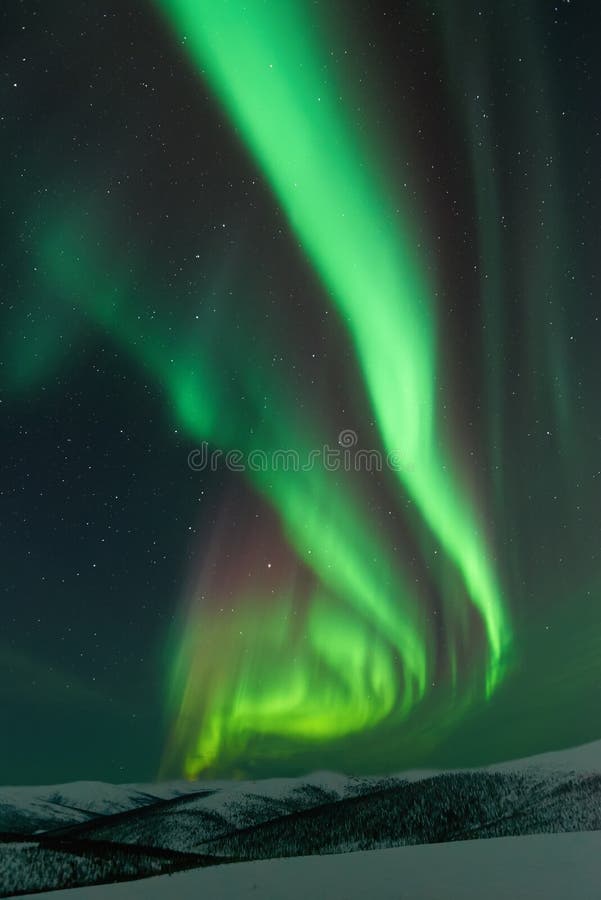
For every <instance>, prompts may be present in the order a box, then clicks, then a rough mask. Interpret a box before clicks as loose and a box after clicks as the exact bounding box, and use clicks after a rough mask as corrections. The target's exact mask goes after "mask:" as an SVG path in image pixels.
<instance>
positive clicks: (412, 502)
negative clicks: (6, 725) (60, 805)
mask: <svg viewBox="0 0 601 900" xmlns="http://www.w3.org/2000/svg"><path fill="white" fill-rule="evenodd" d="M84 7H85V4H84ZM7 15H8V14H7ZM586 19H587V13H585V12H583V11H582V10H580V9H578V8H577V4H564V3H562V4H559V5H558V6H557V8H556V9H551V8H547V7H544V6H543V4H541V3H535V2H529V3H526V4H519V5H512V4H508V5H504V6H503V7H502V8H501V7H499V8H497V7H494V8H491V9H480V8H476V6H474V5H473V4H471V3H468V2H463V0H461V2H459V3H456V4H455V3H454V4H445V3H440V2H435V3H432V2H416V3H413V2H411V3H408V4H405V5H403V6H402V7H400V8H399V7H398V5H396V6H394V5H388V4H378V5H377V6H373V5H371V4H365V3H361V2H355V0H353V2H352V3H350V4H339V3H327V4H326V3H309V2H307V0H280V2H276V0H245V2H242V0H240V2H238V0H227V2H226V0H212V2H208V0H207V2H205V0H156V2H154V3H152V2H150V0H149V2H148V3H144V4H136V5H131V8H130V6H129V4H120V5H119V6H118V7H117V6H115V7H114V8H111V9H110V10H107V11H106V12H104V13H100V12H98V11H97V10H93V11H92V10H90V9H85V8H82V10H81V11H80V12H79V13H78V14H77V15H76V16H75V17H73V16H72V15H70V13H69V10H68V9H67V6H66V5H65V6H64V7H63V6H62V5H61V4H59V7H58V9H56V10H53V11H52V12H50V11H49V10H46V9H45V8H42V7H41V6H39V5H37V4H24V8H23V9H22V10H21V11H20V14H19V15H18V16H17V14H14V21H11V22H10V23H9V24H10V27H8V28H7V30H6V35H7V36H6V41H7V44H8V48H9V50H10V54H11V56H10V59H11V65H12V67H13V68H12V69H11V73H12V72H13V71H14V73H15V74H14V75H13V74H11V75H10V78H9V80H8V81H9V83H7V87H6V94H7V103H6V110H7V112H6V116H5V117H4V119H3V122H2V125H3V129H4V133H5V138H6V147H7V153H6V157H7V165H6V167H5V171H4V172H3V175H2V177H3V179H4V195H5V197H7V198H9V204H8V206H7V209H6V210H5V213H4V214H3V215H4V225H5V230H6V233H9V234H10V235H11V239H10V241H9V242H8V245H7V252H6V254H5V262H4V266H3V284H4V296H5V297H6V298H7V299H6V302H5V304H4V305H5V308H4V310H3V326H4V327H3V352H2V360H3V366H2V373H3V374H2V399H3V407H4V409H5V412H6V415H5V423H4V424H5V427H6V435H7V437H6V440H5V444H4V446H5V447H6V451H5V455H6V456H7V458H8V465H7V472H8V476H9V477H8V482H7V484H6V488H5V491H4V493H5V494H6V496H7V497H8V503H9V507H8V509H9V512H8V516H7V520H8V521H10V522H11V526H10V532H9V535H10V536H9V538H8V540H7V542H6V544H5V548H4V553H5V555H6V572H7V578H6V585H5V596H6V604H7V607H6V608H7V611H8V616H7V630H6V635H5V637H4V639H3V642H2V643H0V659H1V660H2V663H3V666H5V668H6V669H7V672H8V675H9V677H8V679H5V684H11V685H12V687H11V688H10V689H8V688H5V693H6V709H7V716H8V718H9V719H10V721H11V723H12V727H11V729H10V730H11V734H12V737H11V739H10V741H9V742H8V744H7V747H6V748H5V750H4V752H5V753H6V768H7V771H8V772H9V773H12V772H14V773H15V774H14V776H13V775H10V776H9V777H14V778H15V779H17V778H19V779H21V780H30V781H32V780H33V781H35V780H50V779H52V778H57V779H58V778H60V777H90V776H93V777H106V778H113V779H114V780H125V779H126V778H128V777H131V778H134V777H135V778H140V777H152V776H153V775H156V774H157V772H158V773H159V775H160V776H161V777H172V776H180V775H182V774H183V775H185V776H186V777H188V778H198V777H203V776H205V775H209V776H212V775H216V774H217V775H219V776H227V777H230V776H233V775H234V776H238V775H262V776H264V775H271V774H282V773H284V774H286V773H296V772H300V771H306V770H309V769H323V768H332V769H341V770H345V771H357V772H384V771H393V770H399V769H400V768H402V767H404V766H414V765H432V764H436V765H447V764H455V765H456V764H466V765H467V764H472V763H474V762H482V761H489V760H493V759H499V758H503V757H507V756H515V755H525V754H527V753H529V752H537V751H540V750H544V749H550V748H554V747H557V746H560V745H565V744H569V743H577V742H579V741H582V740H585V739H593V738H595V737H598V736H599V727H600V726H599V723H598V717H596V711H597V708H598V700H597V690H598V684H599V675H600V669H599V662H598V659H599V654H598V644H599V637H598V636H599V634H600V633H601V632H600V630H599V628H600V626H601V622H600V621H599V614H598V611H597V604H596V599H595V598H596V590H597V584H598V577H599V576H598V559H597V557H598V525H599V522H598V518H599V517H598V508H599V500H600V499H601V498H600V497H599V496H598V494H599V490H600V485H599V478H598V459H597V458H596V452H597V447H598V439H599V423H598V413H597V406H598V404H597V399H596V386H597V384H598V376H599V361H598V353H597V351H596V329H597V328H598V327H599V325H598V315H597V305H596V295H595V262H596V249H595V247H594V244H595V242H596V241H597V240H598V234H599V229H598V208H597V207H598V201H599V196H600V195H599V183H598V181H599V175H598V173H597V168H598V167H596V166H595V159H596V153H597V152H598V140H599V122H598V112H597V108H596V101H595V97H596V93H595V89H594V86H595V84H598V80H597V76H599V71H598V68H599V64H598V63H596V62H594V61H593V59H594V57H593V55H592V50H593V42H592V37H591V36H592V35H593V34H594V28H592V27H590V23H589V27H588V28H587V27H586V24H587V23H586ZM593 19H594V16H593ZM42 36H46V38H47V42H46V44H44V42H43V41H42V40H41V38H42ZM40 47H41V48H42V49H39V48H40ZM28 48H29V49H28ZM59 48H62V49H60V52H59ZM65 48H66V49H65ZM36 53H37V54H38V56H39V57H40V58H39V59H37V57H36V62H35V63H31V65H32V66H33V69H32V70H31V71H32V74H31V75H30V77H29V79H27V78H25V77H21V76H20V75H18V74H17V73H18V71H19V69H18V67H19V66H21V67H25V70H26V71H29V70H28V69H27V67H26V63H27V60H28V59H30V58H31V56H30V55H32V54H33V55H35V54H36ZM42 71H45V73H46V74H45V75H44V78H43V81H42V74H41V73H42ZM42 84H43V90H42V89H41V88H40V90H39V92H38V93H37V94H36V86H37V87H38V88H39V86H40V85H42ZM67 85H68V86H69V97H70V100H69V102H68V103H66V102H65V96H66V94H65V90H66V87H67ZM19 91H21V92H22V94H21V95H19V93H18V92H19ZM24 110H27V116H26V123H25V124H24V119H23V117H24V116H25V112H24ZM348 434H351V435H353V438H352V442H351V443H352V446H353V449H355V448H354V441H355V440H356V442H357V444H356V449H357V450H364V451H365V452H375V453H379V454H380V456H381V457H382V458H385V457H386V454H388V456H389V457H391V456H395V457H398V460H399V464H398V465H397V466H394V467H391V466H383V467H382V468H381V470H380V471H376V470H373V469H372V470H369V468H368V467H365V466H363V467H361V466H355V465H339V466H327V465H324V463H323V459H322V458H318V459H317V461H316V462H314V463H312V464H311V465H300V466H296V467H294V466H292V467H290V466H284V465H273V464H270V465H266V466H262V467H261V466H258V467H254V466H249V465H246V466H242V467H239V469H238V470H236V467H231V468H229V469H228V467H227V466H226V465H225V464H223V458H224V457H222V464H221V465H219V466H217V467H216V469H215V470H214V471H211V470H203V471H195V470H194V469H193V468H191V467H190V466H189V464H188V458H189V455H190V453H191V452H192V451H193V450H194V448H198V447H199V446H200V445H201V443H202V442H207V445H208V446H210V447H211V448H213V449H218V450H219V451H221V452H222V453H223V454H224V455H225V454H227V453H228V452H229V453H232V452H233V453H235V454H237V458H239V459H242V460H248V459H249V458H250V456H251V455H252V454H253V453H255V454H257V453H258V454H266V455H269V458H270V459H272V458H273V454H276V455H277V454H283V455H285V454H286V453H290V452H292V453H293V454H296V455H297V457H298V458H300V459H301V460H303V461H304V460H307V459H309V458H311V454H312V453H314V452H315V451H316V450H319V448H323V447H325V446H331V447H337V446H340V445H339V444H338V442H339V440H342V444H343V445H344V435H348ZM341 458H344V459H347V460H348V459H349V458H350V456H349V455H348V454H347V456H346V457H344V456H342V457H341ZM17 601H18V602H17ZM50 722H54V723H56V722H59V723H60V727H59V728H58V730H57V734H56V735H55V736H54V737H50V738H49V742H50V747H51V749H48V750H46V751H45V752H44V753H43V756H44V758H43V759H40V758H39V756H38V752H39V747H37V745H38V743H39V741H38V738H37V737H36V735H39V734H40V733H48V732H49V731H50V732H51V731H52V730H53V729H52V728H50V727H49V723H50ZM82 723H84V724H83V725H82ZM61 734H62V736H61ZM24 748H27V751H26V752H25V753H24ZM36 748H37V749H36ZM74 760H75V762H74ZM67 769H68V771H67ZM27 772H29V774H28V775H27V774H24V773H27Z"/></svg>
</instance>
